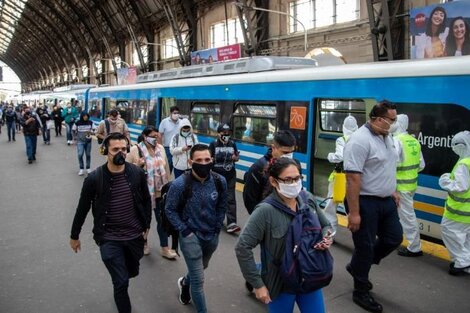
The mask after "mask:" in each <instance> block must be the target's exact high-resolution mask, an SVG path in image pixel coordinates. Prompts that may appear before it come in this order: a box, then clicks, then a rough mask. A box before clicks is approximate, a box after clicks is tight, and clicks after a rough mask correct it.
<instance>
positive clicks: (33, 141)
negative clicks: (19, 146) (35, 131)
mask: <svg viewBox="0 0 470 313" xmlns="http://www.w3.org/2000/svg"><path fill="white" fill-rule="evenodd" d="M24 141H25V143H26V155H27V156H28V160H30V161H32V160H36V146H37V142H38V137H37V136H36V135H24Z"/></svg>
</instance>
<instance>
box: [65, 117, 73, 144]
mask: <svg viewBox="0 0 470 313" xmlns="http://www.w3.org/2000/svg"><path fill="white" fill-rule="evenodd" d="M73 124H74V123H73V122H72V123H65V125H67V141H69V140H70V141H71V140H72V139H73V137H72V126H73Z"/></svg>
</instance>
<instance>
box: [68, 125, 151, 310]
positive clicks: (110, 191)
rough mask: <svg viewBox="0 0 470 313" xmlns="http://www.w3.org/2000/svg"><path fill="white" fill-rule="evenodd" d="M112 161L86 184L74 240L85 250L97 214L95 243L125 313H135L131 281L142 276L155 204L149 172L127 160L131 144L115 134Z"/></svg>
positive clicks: (110, 142) (107, 145) (109, 147)
mask: <svg viewBox="0 0 470 313" xmlns="http://www.w3.org/2000/svg"><path fill="white" fill-rule="evenodd" d="M103 147H104V151H103V154H104V155H106V156H107V162H106V163H105V164H104V165H102V166H100V167H99V168H97V169H96V170H95V171H93V172H91V173H90V175H88V176H87V178H86V179H85V181H84V183H83V187H82V192H81V195H80V200H79V202H78V206H77V210H76V213H75V218H74V220H73V224H72V231H71V235H70V247H71V248H72V250H73V251H74V252H78V251H79V250H80V249H81V243H80V240H79V235H80V231H81V229H82V226H83V223H84V222H85V218H86V216H87V214H88V211H89V210H90V208H92V211H93V218H94V222H93V225H94V226H93V234H94V236H93V238H94V239H95V241H96V243H97V244H98V246H99V247H100V253H101V259H102V260H103V262H104V264H105V266H106V268H107V269H108V271H109V274H110V275H111V279H112V282H113V287H114V301H115V302H116V306H117V309H118V312H119V313H128V312H131V302H130V299H129V294H128V292H127V289H128V286H129V279H130V278H132V277H135V276H137V275H138V274H139V261H140V259H141V258H142V256H143V255H144V235H145V236H146V234H147V232H148V229H149V228H150V221H151V200H150V194H149V191H148V188H147V179H146V176H145V172H144V171H143V170H142V169H141V168H139V167H137V166H135V165H133V164H130V163H127V162H126V161H125V159H126V154H127V153H128V152H129V141H128V139H127V137H126V136H124V135H123V134H120V133H111V134H109V136H108V137H106V139H105V140H104V142H103Z"/></svg>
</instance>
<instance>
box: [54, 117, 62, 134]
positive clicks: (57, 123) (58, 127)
mask: <svg viewBox="0 0 470 313" xmlns="http://www.w3.org/2000/svg"><path fill="white" fill-rule="evenodd" d="M54 128H55V135H56V137H57V136H59V135H61V136H62V121H58V120H54Z"/></svg>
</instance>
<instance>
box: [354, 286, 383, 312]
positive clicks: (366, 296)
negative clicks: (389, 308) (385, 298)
mask: <svg viewBox="0 0 470 313" xmlns="http://www.w3.org/2000/svg"><path fill="white" fill-rule="evenodd" d="M353 301H354V303H356V304H357V305H358V306H360V307H361V308H363V309H364V310H366V311H369V312H374V313H380V312H382V310H383V307H382V305H381V304H380V303H378V302H377V301H375V300H374V298H372V296H371V295H370V293H369V292H368V291H353Z"/></svg>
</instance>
